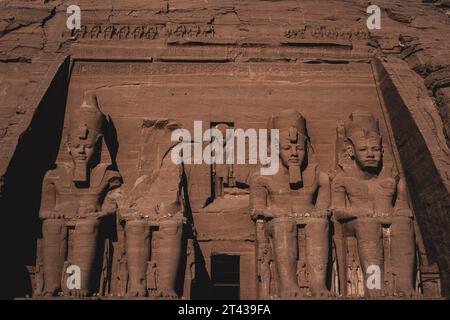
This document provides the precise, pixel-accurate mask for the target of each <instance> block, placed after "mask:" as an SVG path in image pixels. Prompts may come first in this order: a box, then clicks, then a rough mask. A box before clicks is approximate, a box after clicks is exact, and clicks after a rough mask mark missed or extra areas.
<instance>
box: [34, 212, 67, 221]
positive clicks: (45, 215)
mask: <svg viewBox="0 0 450 320" xmlns="http://www.w3.org/2000/svg"><path fill="white" fill-rule="evenodd" d="M39 218H41V219H42V220H47V219H65V218H66V216H65V215H64V214H62V213H58V212H55V211H41V212H39Z"/></svg>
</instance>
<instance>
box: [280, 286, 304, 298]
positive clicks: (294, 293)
mask: <svg viewBox="0 0 450 320" xmlns="http://www.w3.org/2000/svg"><path fill="white" fill-rule="evenodd" d="M302 297H303V295H302V292H301V290H300V288H298V287H296V286H292V287H286V288H282V289H281V299H287V300H294V299H300V298H302Z"/></svg>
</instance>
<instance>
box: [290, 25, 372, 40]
mask: <svg viewBox="0 0 450 320" xmlns="http://www.w3.org/2000/svg"><path fill="white" fill-rule="evenodd" d="M284 36H285V37H286V38H289V39H323V40H348V41H352V40H366V39H369V37H370V33H369V31H368V30H365V29H355V28H333V27H329V26H323V25H318V26H316V25H303V26H300V27H298V28H295V29H289V30H287V31H286V32H285V34H284Z"/></svg>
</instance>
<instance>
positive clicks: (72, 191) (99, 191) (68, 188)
mask: <svg viewBox="0 0 450 320" xmlns="http://www.w3.org/2000/svg"><path fill="white" fill-rule="evenodd" d="M105 188H106V183H101V184H100V185H98V186H90V187H88V188H77V187H76V186H75V185H73V184H72V183H70V184H69V185H66V184H58V183H57V184H56V192H57V194H58V196H60V197H63V198H98V197H100V196H102V195H103V194H104V192H105Z"/></svg>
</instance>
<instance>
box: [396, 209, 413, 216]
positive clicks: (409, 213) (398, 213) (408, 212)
mask: <svg viewBox="0 0 450 320" xmlns="http://www.w3.org/2000/svg"><path fill="white" fill-rule="evenodd" d="M395 215H396V216H397V217H405V218H413V217H414V215H413V212H412V210H411V209H409V208H403V209H397V210H395Z"/></svg>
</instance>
